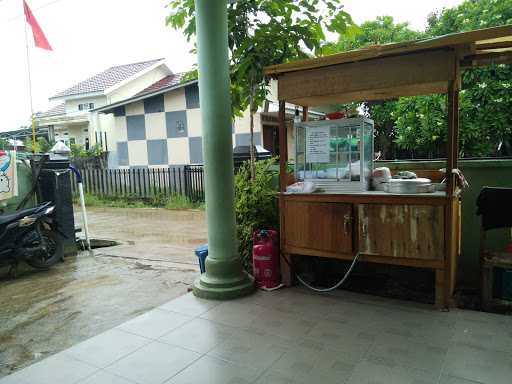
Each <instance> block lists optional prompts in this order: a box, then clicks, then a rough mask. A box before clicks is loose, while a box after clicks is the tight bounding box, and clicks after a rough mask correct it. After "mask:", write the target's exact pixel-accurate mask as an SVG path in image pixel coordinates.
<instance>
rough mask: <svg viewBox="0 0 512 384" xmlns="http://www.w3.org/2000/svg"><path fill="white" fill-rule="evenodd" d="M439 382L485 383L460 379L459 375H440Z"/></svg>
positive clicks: (444, 383) (445, 383)
mask: <svg viewBox="0 0 512 384" xmlns="http://www.w3.org/2000/svg"><path fill="white" fill-rule="evenodd" d="M439 384H486V383H482V382H481V381H473V380H467V379H462V378H460V377H455V376H448V375H441V379H440V380H439ZM489 384H490V383H489Z"/></svg>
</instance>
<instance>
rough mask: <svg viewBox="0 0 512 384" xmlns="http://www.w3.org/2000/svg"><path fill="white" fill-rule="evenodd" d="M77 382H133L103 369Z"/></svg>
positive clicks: (80, 383)
mask: <svg viewBox="0 0 512 384" xmlns="http://www.w3.org/2000/svg"><path fill="white" fill-rule="evenodd" d="M56 384H57V383H56ZM77 384H135V382H134V381H131V380H127V379H124V378H122V377H119V376H116V375H113V374H111V373H108V372H105V371H98V372H96V373H95V374H93V375H92V376H89V377H88V378H87V379H85V380H81V381H80V382H78V383H77Z"/></svg>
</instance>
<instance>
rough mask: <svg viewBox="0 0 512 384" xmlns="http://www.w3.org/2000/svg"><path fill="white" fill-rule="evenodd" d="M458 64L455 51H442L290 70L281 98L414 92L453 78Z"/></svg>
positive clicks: (281, 81) (282, 82)
mask: <svg viewBox="0 0 512 384" xmlns="http://www.w3.org/2000/svg"><path fill="white" fill-rule="evenodd" d="M454 63H455V52H454V51H453V50H450V51H446V50H442V51H429V52H420V53H414V54H411V55H407V56H392V57H386V58H378V59H375V60H371V61H363V62H359V63H347V64H339V65H333V66H329V67H324V68H318V69H310V70H307V71H301V72H293V73H288V74H285V75H283V76H281V77H280V78H279V83H278V88H279V89H278V94H279V100H288V101H289V102H294V101H295V100H298V99H312V98H314V97H325V96H330V97H333V96H334V95H340V96H341V95H344V94H352V95H353V94H359V93H361V94H364V93H365V92H370V93H371V92H376V90H377V91H379V90H380V91H382V90H386V89H393V88H397V87H401V88H406V87H410V88H411V90H413V91H414V90H415V87H416V86H418V85H420V84H432V83H436V84H438V83H442V82H447V81H448V80H451V79H453V77H452V76H453V67H454ZM319 84H321V86H319ZM418 89H420V87H418ZM428 89H430V88H427V90H428ZM402 92H404V90H402ZM421 92H422V93H423V92H425V90H423V89H422V90H421ZM414 93H415V92H413V94H414ZM383 96H384V95H382V96H381V95H378V97H383ZM352 97H353V96H352ZM376 97H377V96H376ZM310 105H316V104H310Z"/></svg>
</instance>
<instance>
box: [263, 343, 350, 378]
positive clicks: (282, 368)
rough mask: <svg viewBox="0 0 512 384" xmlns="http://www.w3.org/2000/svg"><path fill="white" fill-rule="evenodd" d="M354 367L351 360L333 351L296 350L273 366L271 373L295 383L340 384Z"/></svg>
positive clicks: (282, 357)
mask: <svg viewBox="0 0 512 384" xmlns="http://www.w3.org/2000/svg"><path fill="white" fill-rule="evenodd" d="M354 366H355V364H354V363H353V362H352V361H351V359H350V358H347V356H346V355H344V354H343V353H340V352H339V351H336V350H333V349H328V348H327V349H323V350H321V351H315V350H311V349H304V348H294V349H290V350H288V351H286V352H285V353H284V354H283V355H282V356H281V358H280V359H279V360H277V361H276V362H275V363H274V364H273V365H272V367H271V372H273V373H279V374H280V375H281V377H284V378H288V379H291V380H292V381H293V382H306V383H314V382H318V383H322V384H338V383H344V382H345V379H346V378H348V377H350V374H351V373H352V370H353V369H354Z"/></svg>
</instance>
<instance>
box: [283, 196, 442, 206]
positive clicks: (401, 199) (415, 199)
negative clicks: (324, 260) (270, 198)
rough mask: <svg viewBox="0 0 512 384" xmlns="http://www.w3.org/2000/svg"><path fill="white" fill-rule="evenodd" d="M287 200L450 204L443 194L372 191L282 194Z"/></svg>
mask: <svg viewBox="0 0 512 384" xmlns="http://www.w3.org/2000/svg"><path fill="white" fill-rule="evenodd" d="M281 196H282V197H283V198H284V199H285V200H286V201H304V202H306V201H309V202H333V203H334V202H338V203H359V204H364V203H379V204H390V205H394V204H398V205H404V204H406V205H407V204H410V205H440V206H444V205H446V204H448V200H447V197H446V196H445V195H444V194H443V195H430V194H418V195H394V194H388V193H382V194H372V193H368V194H365V193H360V194H359V193H352V194H341V193H340V194H326V193H311V194H282V195H281Z"/></svg>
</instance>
